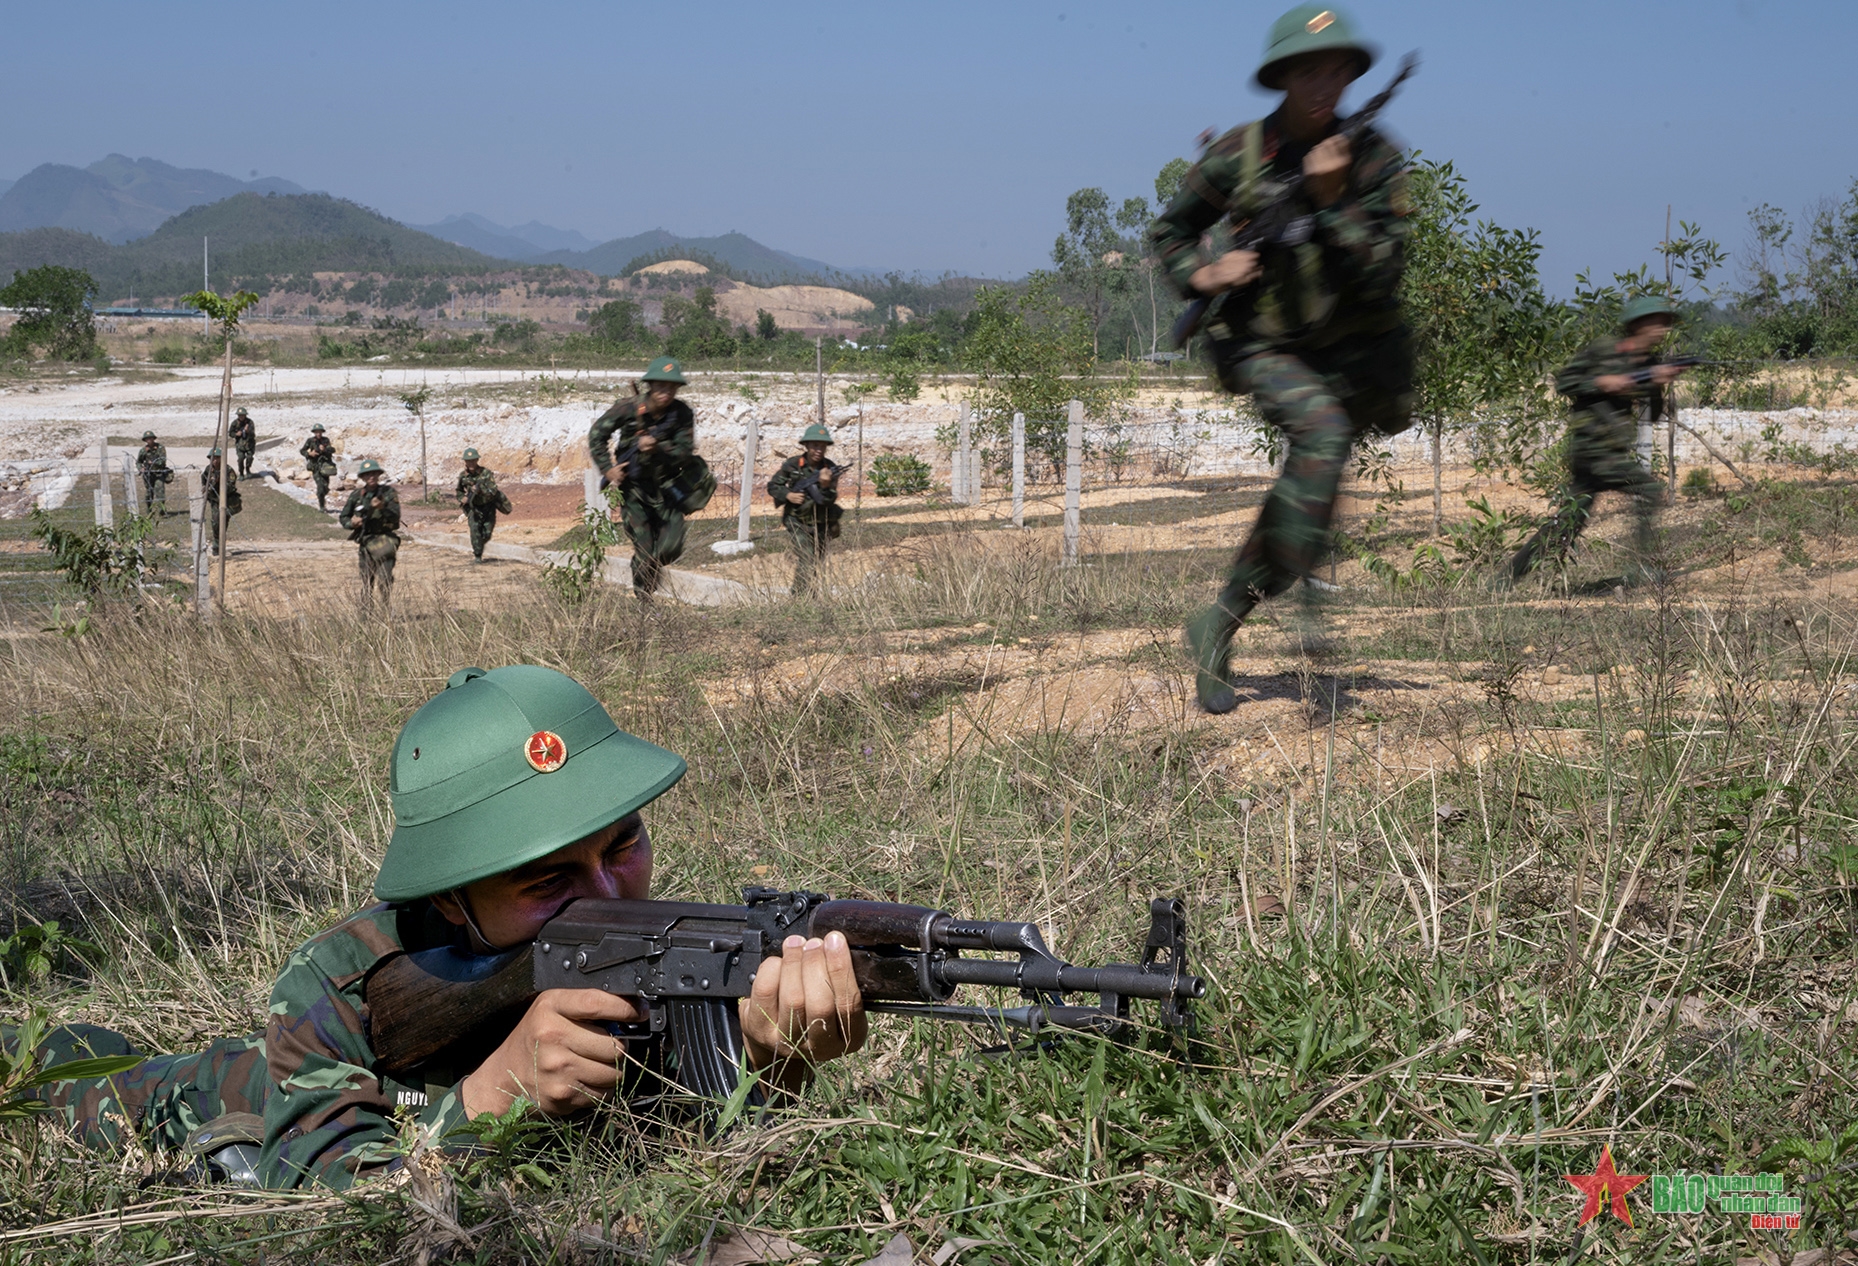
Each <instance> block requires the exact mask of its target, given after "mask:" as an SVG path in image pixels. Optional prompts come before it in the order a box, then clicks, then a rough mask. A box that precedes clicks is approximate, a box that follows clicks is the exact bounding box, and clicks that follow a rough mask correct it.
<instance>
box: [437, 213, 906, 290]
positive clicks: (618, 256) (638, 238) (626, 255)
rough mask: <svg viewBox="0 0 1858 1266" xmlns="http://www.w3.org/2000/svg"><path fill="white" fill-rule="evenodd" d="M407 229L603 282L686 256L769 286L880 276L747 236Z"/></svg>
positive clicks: (458, 223)
mask: <svg viewBox="0 0 1858 1266" xmlns="http://www.w3.org/2000/svg"><path fill="white" fill-rule="evenodd" d="M407 227H408V228H414V229H418V230H419V231H420V232H422V233H430V234H432V235H433V236H434V237H437V238H442V239H444V240H445V241H448V242H456V243H457V244H458V245H460V246H468V247H470V248H471V249H472V250H474V251H482V252H483V253H484V254H486V255H491V256H494V257H496V258H498V259H513V260H519V261H521V262H522V263H525V264H563V265H566V266H567V267H569V268H585V269H586V270H587V271H589V272H593V273H599V274H601V275H602V276H608V277H610V276H615V275H617V274H618V273H620V272H622V271H623V270H624V269H625V267H626V265H628V264H630V263H632V262H633V261H634V260H636V259H639V258H641V257H642V256H646V255H662V254H663V253H665V252H666V251H672V250H684V251H689V252H690V253H692V254H695V255H707V256H709V257H710V258H711V259H715V260H719V261H721V262H722V263H725V264H727V265H729V267H730V268H733V269H735V270H736V271H737V272H741V273H744V274H747V275H749V276H752V277H756V278H761V279H765V280H770V281H790V280H798V279H800V278H806V277H830V276H833V275H834V274H842V275H845V276H852V277H860V276H876V275H877V274H876V273H875V272H874V271H873V270H871V269H868V268H838V267H835V266H834V265H832V264H828V263H825V262H824V261H822V260H817V259H808V258H807V257H806V256H804V255H794V254H791V253H789V252H787V251H782V250H776V249H774V248H773V247H771V246H763V245H762V244H761V243H760V242H757V241H756V240H755V239H754V238H752V237H749V236H747V235H746V234H743V233H724V234H723V235H721V236H720V237H680V236H679V235H677V234H675V233H669V232H666V231H665V230H664V229H652V230H650V231H649V232H646V233H635V234H633V235H632V236H631V237H616V238H614V239H613V240H612V241H610V242H599V243H596V242H594V241H592V240H591V239H589V238H587V237H584V236H582V235H581V234H579V233H576V232H574V231H573V230H571V229H557V228H552V227H550V226H549V225H546V224H541V223H539V222H537V221H534V220H531V221H530V222H529V223H527V224H519V225H517V226H515V227H514V228H505V227H504V226H502V225H501V224H496V223H493V222H492V221H490V220H487V219H485V218H484V217H483V216H481V215H477V214H476V213H474V212H466V213H465V214H464V215H452V216H447V217H446V218H445V219H443V220H440V221H439V222H438V223H437V224H410V225H408V226H407Z"/></svg>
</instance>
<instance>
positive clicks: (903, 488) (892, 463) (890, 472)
mask: <svg viewBox="0 0 1858 1266" xmlns="http://www.w3.org/2000/svg"><path fill="white" fill-rule="evenodd" d="M871 487H872V489H873V490H874V491H875V492H876V493H877V495H878V496H880V497H907V496H909V495H911V494H912V493H918V492H928V491H929V463H928V462H925V461H924V460H923V459H922V458H920V457H915V456H912V455H910V454H908V453H886V454H885V455H884V456H882V457H880V458H878V459H877V460H876V461H874V462H872V463H871Z"/></svg>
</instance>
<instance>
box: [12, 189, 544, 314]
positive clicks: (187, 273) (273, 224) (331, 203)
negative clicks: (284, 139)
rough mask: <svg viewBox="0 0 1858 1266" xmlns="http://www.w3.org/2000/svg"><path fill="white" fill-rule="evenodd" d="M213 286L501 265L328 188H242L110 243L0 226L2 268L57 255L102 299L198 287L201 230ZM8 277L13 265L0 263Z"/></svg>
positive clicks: (54, 230)
mask: <svg viewBox="0 0 1858 1266" xmlns="http://www.w3.org/2000/svg"><path fill="white" fill-rule="evenodd" d="M203 237H204V238H206V239H207V240H208V242H209V244H210V249H211V263H212V278H213V282H214V285H215V288H217V289H224V288H225V285H226V284H227V283H229V282H241V283H242V282H243V280H244V279H247V278H252V279H255V278H260V277H267V276H269V277H280V278H281V277H283V276H287V275H290V274H293V273H295V274H307V273H312V272H319V271H325V272H353V271H371V272H387V271H392V272H394V273H397V274H401V275H406V274H422V273H440V272H443V273H451V274H457V273H483V272H487V271H491V270H494V269H498V268H503V267H507V264H506V263H505V261H502V260H495V259H492V258H490V257H489V256H487V255H482V254H480V253H478V252H477V251H473V250H467V249H466V248H465V247H462V246H456V245H454V244H452V243H451V242H442V241H440V240H439V239H438V238H436V237H432V236H430V235H429V234H426V233H421V232H418V231H417V230H414V229H409V228H407V227H406V226H405V225H404V224H400V223H398V222H396V221H394V220H390V219H388V218H387V217H386V216H383V215H379V214H377V213H376V212H373V211H370V210H368V209H367V208H366V207H360V206H356V205H355V204H354V203H352V202H346V201H343V200H342V199H340V198H331V197H330V196H329V195H328V194H321V193H307V194H283V195H280V194H256V193H241V194H236V195H234V196H233V197H230V198H227V199H225V200H223V201H221V202H215V203H213V204H211V205H209V206H204V207H195V208H193V209H192V210H189V211H184V212H182V213H181V214H180V215H177V216H175V217H173V218H172V219H170V220H168V221H167V222H166V223H165V224H163V225H162V226H161V227H160V228H159V229H157V230H156V231H155V232H153V233H151V234H149V235H148V236H147V237H143V238H139V239H137V240H136V241H133V242H130V243H128V244H127V245H121V246H112V245H110V244H109V243H107V242H105V241H103V240H101V239H100V238H98V237H96V236H93V235H89V234H83V233H77V232H73V231H72V230H69V229H63V228H48V229H32V230H27V231H23V232H16V233H0V270H11V269H16V268H31V267H36V266H37V265H40V264H64V265H67V266H69V267H73V268H83V269H86V270H87V271H89V273H90V275H91V276H92V277H94V278H96V280H97V285H98V289H99V291H100V292H101V297H102V298H104V299H105V300H108V299H113V298H115V297H117V296H120V295H126V294H129V293H130V292H131V291H133V292H134V293H136V294H138V295H142V296H157V295H178V294H184V293H186V292H188V291H191V290H197V289H199V287H200V239H201V238H203ZM0 276H4V277H6V278H8V279H10V278H11V276H12V273H11V271H3V272H0Z"/></svg>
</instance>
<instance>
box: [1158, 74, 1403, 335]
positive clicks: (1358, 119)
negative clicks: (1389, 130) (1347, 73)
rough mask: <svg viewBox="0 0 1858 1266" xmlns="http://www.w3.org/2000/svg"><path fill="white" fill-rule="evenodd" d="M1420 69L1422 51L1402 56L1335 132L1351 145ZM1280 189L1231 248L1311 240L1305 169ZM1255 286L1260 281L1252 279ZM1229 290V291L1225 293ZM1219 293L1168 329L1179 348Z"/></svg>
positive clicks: (1190, 309)
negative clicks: (1304, 205) (1389, 74)
mask: <svg viewBox="0 0 1858 1266" xmlns="http://www.w3.org/2000/svg"><path fill="white" fill-rule="evenodd" d="M1418 69H1419V54H1418V53H1408V54H1407V55H1406V56H1405V57H1403V58H1401V59H1400V70H1399V72H1398V73H1397V74H1395V75H1394V77H1393V82H1391V83H1389V84H1388V85H1387V86H1386V87H1385V88H1383V89H1381V90H1380V91H1379V92H1377V93H1375V94H1374V95H1373V96H1372V97H1369V98H1368V100H1367V102H1366V104H1364V105H1363V106H1362V107H1361V109H1359V110H1357V111H1355V113H1353V114H1351V115H1349V116H1348V118H1346V119H1344V120H1343V121H1342V124H1341V126H1340V127H1339V128H1337V129H1336V135H1338V136H1345V137H1347V138H1348V140H1349V142H1350V143H1351V144H1352V143H1353V142H1354V141H1355V140H1356V139H1357V138H1358V137H1360V135H1361V134H1362V133H1363V132H1365V131H1366V130H1367V128H1368V125H1369V124H1371V123H1373V122H1374V119H1375V116H1376V115H1378V114H1380V112H1381V110H1382V108H1383V107H1385V106H1386V104H1387V103H1388V102H1389V101H1391V100H1393V95H1394V93H1396V92H1398V91H1399V89H1400V85H1401V84H1403V83H1405V82H1406V81H1407V79H1408V78H1409V77H1411V76H1412V75H1413V74H1414V72H1416V71H1417V70H1418ZM1276 184H1277V192H1276V194H1275V195H1274V196H1273V197H1272V199H1271V201H1269V202H1267V203H1266V204H1265V205H1264V206H1262V207H1260V208H1259V209H1258V213H1257V214H1256V215H1254V216H1252V218H1251V219H1249V220H1247V221H1246V222H1245V223H1244V224H1243V225H1241V226H1240V227H1239V229H1238V231H1237V232H1235V233H1234V234H1233V235H1232V241H1231V249H1232V250H1235V251H1255V250H1259V249H1261V248H1262V247H1266V246H1271V245H1274V244H1278V243H1282V244H1284V245H1289V246H1294V245H1296V244H1297V243H1299V242H1305V241H1308V240H1309V236H1310V216H1309V213H1308V212H1307V211H1306V210H1304V209H1303V208H1302V206H1301V204H1300V201H1299V199H1300V197H1301V195H1302V193H1303V172H1302V171H1301V170H1300V169H1299V170H1298V171H1295V172H1292V173H1291V174H1290V175H1288V176H1285V177H1284V178H1283V179H1282V180H1280V181H1277V182H1276ZM1250 284H1251V285H1256V284H1257V282H1256V281H1254V282H1251V283H1250ZM1222 293H1230V292H1222ZM1218 298H1220V295H1203V296H1202V297H1200V298H1198V299H1195V300H1194V301H1193V302H1192V303H1190V304H1188V305H1187V310H1186V311H1185V312H1182V313H1181V315H1180V316H1179V317H1178V318H1176V320H1175V322H1174V328H1173V329H1172V330H1171V331H1170V332H1169V334H1168V338H1169V341H1170V342H1172V343H1173V345H1174V346H1175V347H1176V348H1177V349H1178V348H1181V347H1185V346H1186V345H1187V342H1188V340H1189V339H1191V338H1193V336H1194V335H1195V334H1196V333H1198V332H1199V330H1200V323H1201V322H1202V321H1204V320H1205V319H1206V313H1207V309H1208V308H1210V307H1212V305H1213V302H1214V300H1216V299H1218Z"/></svg>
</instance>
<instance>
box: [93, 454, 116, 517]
mask: <svg viewBox="0 0 1858 1266" xmlns="http://www.w3.org/2000/svg"><path fill="white" fill-rule="evenodd" d="M97 526H98V527H115V526H116V506H115V503H114V499H113V498H112V497H111V496H110V446H109V442H108V441H107V440H98V441H97Z"/></svg>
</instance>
